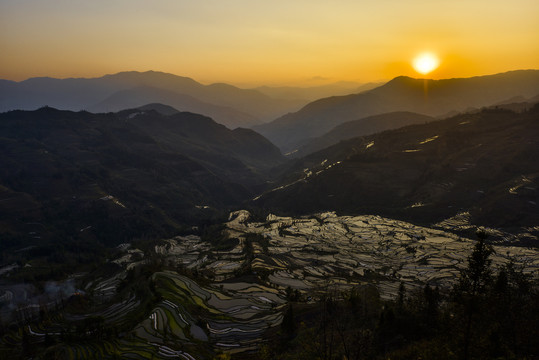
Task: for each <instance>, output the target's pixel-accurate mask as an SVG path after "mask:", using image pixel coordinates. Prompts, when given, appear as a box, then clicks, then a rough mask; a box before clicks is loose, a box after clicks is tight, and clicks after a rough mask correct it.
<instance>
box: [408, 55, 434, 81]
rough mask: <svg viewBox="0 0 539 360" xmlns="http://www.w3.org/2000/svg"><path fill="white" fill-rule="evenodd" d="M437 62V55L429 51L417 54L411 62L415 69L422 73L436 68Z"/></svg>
mask: <svg viewBox="0 0 539 360" xmlns="http://www.w3.org/2000/svg"><path fill="white" fill-rule="evenodd" d="M439 64H440V60H438V57H437V56H436V55H434V54H433V53H430V52H425V53H422V54H419V55H418V56H417V57H416V58H415V59H414V61H413V62H412V65H413V67H414V69H415V71H417V72H418V73H421V74H423V75H426V74H428V73H430V72H431V71H432V70H434V69H436V68H437V67H438V65H439Z"/></svg>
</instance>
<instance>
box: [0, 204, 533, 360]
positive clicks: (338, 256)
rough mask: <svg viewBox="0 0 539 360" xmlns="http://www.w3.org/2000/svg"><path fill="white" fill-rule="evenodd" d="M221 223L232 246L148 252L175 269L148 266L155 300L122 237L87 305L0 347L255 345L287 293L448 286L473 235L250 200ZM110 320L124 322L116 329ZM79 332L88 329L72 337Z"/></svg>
mask: <svg viewBox="0 0 539 360" xmlns="http://www.w3.org/2000/svg"><path fill="white" fill-rule="evenodd" d="M461 218H462V219H460V218H455V219H450V221H448V224H446V225H447V226H449V225H451V226H462V225H461V224H462V223H465V220H466V216H465V214H464V215H462V216H461ZM441 225H443V224H441ZM441 225H440V226H441ZM224 231H225V233H226V234H225V235H226V237H228V238H230V239H237V241H236V240H235V241H230V244H234V246H233V248H231V249H229V250H215V249H213V248H212V246H211V244H209V243H207V242H205V241H203V240H202V239H201V238H200V237H198V236H194V235H190V236H184V237H182V236H178V237H175V238H172V239H167V240H163V241H161V243H160V244H159V245H157V246H155V253H156V254H154V255H157V256H159V257H160V259H161V260H162V261H163V263H164V264H167V266H168V267H167V268H168V269H174V268H176V269H179V270H177V271H173V270H163V271H158V272H155V271H152V272H151V273H150V275H148V276H149V277H150V279H149V282H148V284H151V286H150V288H151V294H152V295H150V297H152V296H153V299H152V300H151V301H150V302H148V299H147V298H146V297H147V296H148V295H141V294H140V293H139V292H137V291H135V288H136V286H135V284H133V283H129V281H130V280H129V279H130V274H133V272H135V271H136V270H137V269H138V268H140V267H141V266H143V265H145V264H147V263H148V261H149V260H148V257H146V254H144V253H142V252H141V251H140V250H137V249H130V250H128V248H127V247H126V248H125V249H123V250H122V251H123V252H122V253H121V254H120V255H119V257H118V258H117V259H113V260H111V262H114V263H116V264H117V265H118V266H119V267H116V269H117V270H115V272H114V273H110V274H108V275H107V276H101V277H98V278H96V279H92V280H91V281H89V282H87V283H86V284H82V286H83V288H84V291H86V292H87V294H86V295H84V294H83V295H76V296H80V300H81V301H83V300H84V299H89V298H90V297H91V299H92V301H93V304H94V305H92V307H90V311H88V310H87V311H86V312H83V313H81V312H70V311H64V312H59V313H58V314H57V315H54V316H52V317H51V318H49V319H48V320H47V321H37V320H36V321H34V322H32V323H30V324H26V325H25V326H24V327H22V328H19V330H18V331H17V332H9V333H7V334H6V335H5V336H4V337H3V339H2V342H1V343H0V345H1V346H0V350H2V351H3V350H5V349H9V348H17V347H20V346H21V344H23V343H25V344H44V343H46V342H47V341H50V339H51V338H52V339H55V341H56V345H54V347H53V348H54V349H56V351H57V353H61V355H62V358H66V359H93V358H97V359H100V358H110V357H112V356H117V357H121V358H126V359H148V358H154V359H170V358H179V359H186V360H193V359H211V358H213V357H214V356H215V354H216V353H218V352H220V351H225V352H229V353H239V352H245V351H251V350H255V349H257V348H258V347H259V345H260V343H261V342H262V341H263V339H264V336H265V333H266V332H267V331H268V330H269V329H272V328H275V327H276V326H278V325H280V324H281V322H282V319H283V312H284V310H285V308H286V304H287V299H286V297H287V295H290V294H291V292H294V293H295V294H296V295H299V296H300V299H301V301H306V302H309V301H313V300H316V299H317V297H318V296H319V294H320V292H323V291H327V290H328V288H329V287H331V289H334V290H345V289H349V288H351V287H353V286H357V285H362V284H375V285H376V286H377V287H378V289H379V291H380V293H381V296H382V297H383V298H393V297H395V296H396V294H397V292H398V288H399V285H400V284H401V283H404V284H405V286H407V287H408V288H413V287H422V286H424V285H425V284H430V285H438V286H440V287H442V288H449V287H450V286H451V285H452V284H453V283H454V281H455V280H456V278H457V276H458V274H459V271H460V270H461V269H462V268H463V267H464V266H466V263H467V257H468V256H469V254H470V252H471V250H472V247H473V244H474V241H473V240H470V239H467V238H462V237H459V236H458V235H455V234H453V233H450V232H448V231H444V230H442V229H440V228H438V229H433V228H426V227H420V226H416V225H413V224H410V223H406V222H402V221H396V220H392V219H387V218H383V217H380V216H337V215H336V214H334V213H324V214H317V215H314V216H311V217H304V218H290V217H278V216H275V215H270V216H268V218H267V219H266V221H264V222H252V221H251V220H250V214H249V213H248V212H247V211H237V212H234V213H232V214H231V215H230V219H229V221H228V222H227V223H226V228H225V230H224ZM494 250H495V253H494V254H493V255H492V257H491V259H492V261H493V266H495V267H496V266H499V265H502V264H505V263H507V261H508V260H509V259H512V260H513V261H514V262H515V263H516V264H517V265H521V266H522V267H523V268H524V272H525V273H529V274H532V276H534V277H536V278H538V277H539V251H538V250H537V249H532V248H523V247H510V246H494ZM178 271H179V272H178ZM184 274H189V276H186V275H184ZM144 276H146V275H144ZM146 279H147V278H146ZM147 280H148V279H147ZM125 284H130V285H129V286H131V287H127V288H126V285H125ZM90 294H91V295H90ZM145 296H146V297H145ZM75 300H76V299H75ZM70 301H74V300H73V298H72V299H71V300H70ZM84 301H86V300H84ZM29 306H30V305H29ZM31 306H33V305H31ZM35 306H38V305H35ZM133 319H135V320H133ZM115 328H122V329H124V330H122V332H121V333H118V332H116V333H114V329H115ZM125 329H128V330H127V331H125ZM106 331H108V333H107V332H106ZM81 332H82V333H83V334H86V335H88V336H87V338H88V340H85V337H82V338H80V337H79V338H76V339H75V340H73V339H72V337H73V334H75V333H78V334H79V335H78V336H80V333H81ZM110 333H114V336H108V335H107V334H110ZM70 337H71V340H70ZM26 346H28V345H26ZM0 355H1V354H0Z"/></svg>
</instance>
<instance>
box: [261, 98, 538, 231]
mask: <svg viewBox="0 0 539 360" xmlns="http://www.w3.org/2000/svg"><path fill="white" fill-rule="evenodd" d="M525 107H530V106H529V104H528V105H526V106H525ZM537 154H539V105H538V104H536V105H535V107H533V108H531V109H530V110H527V111H524V112H522V113H516V112H513V111H511V110H507V109H503V108H496V107H493V108H486V109H484V110H482V111H479V112H472V113H467V114H461V115H456V116H453V117H450V118H448V119H446V120H440V121H433V122H429V123H426V124H418V125H410V126H406V127H403V128H400V129H396V130H388V131H385V132H381V133H377V134H374V135H369V136H364V137H357V138H354V139H350V140H346V141H341V142H340V143H338V144H335V145H333V146H331V147H329V148H326V149H323V150H321V151H318V152H316V153H313V154H311V155H308V156H306V157H303V158H301V159H297V160H294V161H293V162H291V163H289V164H287V165H285V168H284V169H282V170H281V179H280V180H279V181H277V182H276V184H275V188H274V189H273V190H271V191H268V192H266V193H264V194H263V195H261V196H260V197H257V198H256V199H255V200H254V204H255V206H258V207H263V208H266V209H269V210H270V211H275V212H277V213H280V214H294V215H297V214H312V213H316V212H321V211H333V210H336V211H337V212H342V213H345V214H378V215H382V216H389V217H393V218H401V219H405V220H409V221H412V222H415V223H422V224H432V223H434V222H438V221H441V220H443V219H447V218H450V217H452V216H455V215H457V214H459V213H463V212H469V213H470V214H471V215H470V216H471V219H472V221H473V222H474V223H475V224H482V225H489V226H493V227H496V228H505V229H513V230H514V229H519V228H522V227H524V228H528V229H532V228H533V227H534V226H536V224H537V219H538V218H539V206H538V204H539V190H538V189H539V173H538V172H537V169H539V157H538V156H537ZM275 173H277V172H275ZM526 231H527V230H526ZM530 231H531V230H530Z"/></svg>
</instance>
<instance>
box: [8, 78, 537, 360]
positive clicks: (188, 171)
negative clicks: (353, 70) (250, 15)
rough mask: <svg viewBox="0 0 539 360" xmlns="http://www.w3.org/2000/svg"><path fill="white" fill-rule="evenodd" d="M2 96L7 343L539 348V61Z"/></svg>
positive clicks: (224, 351) (391, 352)
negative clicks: (313, 80)
mask: <svg viewBox="0 0 539 360" xmlns="http://www.w3.org/2000/svg"><path fill="white" fill-rule="evenodd" d="M0 111H2V112H1V113H0V149H1V151H0V250H1V251H2V259H1V262H0V358H1V359H184V360H193V359H347V360H351V359H448V360H450V359H502V358H503V359H533V358H536V357H537V356H539V344H538V343H537V339H538V338H539V70H519V71H511V72H506V73H501V74H495V75H487V76H477V77H472V78H458V79H447V80H427V79H413V78H409V77H404V76H400V77H397V78H395V79H393V80H390V81H388V82H384V83H371V84H358V83H335V84H333V85H331V86H330V85H327V86H324V87H321V86H318V87H311V88H307V87H304V88H299V87H298V88H294V87H287V88H279V87H269V86H265V87H258V88H252V89H243V88H239V87H235V86H232V85H228V84H212V85H203V84H200V83H198V82H196V81H195V80H192V79H190V78H186V77H179V76H175V75H171V74H166V73H160V72H153V71H151V72H144V73H142V72H123V73H118V74H114V75H106V76H104V77H100V78H92V79H75V78H72V79H54V78H32V79H28V80H25V81H21V82H15V81H8V80H0Z"/></svg>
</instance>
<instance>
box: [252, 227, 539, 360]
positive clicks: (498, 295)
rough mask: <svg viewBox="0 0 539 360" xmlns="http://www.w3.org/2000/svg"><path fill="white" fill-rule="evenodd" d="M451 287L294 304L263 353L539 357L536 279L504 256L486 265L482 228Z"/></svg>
mask: <svg viewBox="0 0 539 360" xmlns="http://www.w3.org/2000/svg"><path fill="white" fill-rule="evenodd" d="M478 236H479V240H478V242H477V243H476V245H475V247H474V250H473V252H472V254H471V255H470V257H469V258H468V266H467V267H466V268H465V269H463V270H462V272H461V276H460V278H459V280H458V282H457V283H456V284H455V286H454V287H453V288H452V289H450V290H445V291H441V290H440V289H439V288H438V287H431V286H429V285H426V286H425V287H424V288H422V289H421V290H416V291H406V289H405V287H404V286H403V285H402V284H401V287H400V289H399V294H398V296H397V298H396V299H395V300H392V301H382V300H381V299H380V296H379V293H378V291H377V289H376V287H374V286H362V287H359V288H355V289H352V290H351V291H349V292H346V293H344V294H342V293H337V292H336V291H333V292H332V291H326V292H325V294H324V296H323V297H322V298H321V300H320V301H319V302H318V304H317V305H316V306H315V307H312V306H310V307H309V306H307V305H304V304H301V303H294V302H292V303H291V305H290V307H289V309H288V311H286V312H285V319H284V321H283V325H282V327H281V331H280V336H278V337H276V339H275V340H273V342H272V343H268V344H267V345H265V346H263V347H262V348H261V350H260V352H259V354H258V356H259V357H260V358H261V359H324V360H326V359H328V360H329V359H347V360H352V359H392V360H396V359H397V360H398V359H442V360H443V359H447V360H453V359H465V360H468V359H497V358H503V359H530V358H535V357H536V356H538V355H539V345H538V342H537V339H539V296H538V295H539V291H538V286H537V283H536V281H535V280H534V279H532V278H531V277H530V276H528V275H526V274H524V273H523V272H522V269H520V268H518V267H517V266H515V265H514V263H513V262H509V263H508V264H506V265H504V266H503V267H501V268H499V269H493V267H492V266H491V261H490V258H489V257H490V255H491V253H492V249H491V247H490V246H488V245H487V244H486V242H485V236H484V234H478Z"/></svg>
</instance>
